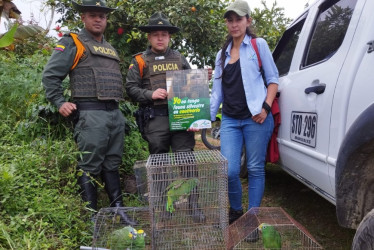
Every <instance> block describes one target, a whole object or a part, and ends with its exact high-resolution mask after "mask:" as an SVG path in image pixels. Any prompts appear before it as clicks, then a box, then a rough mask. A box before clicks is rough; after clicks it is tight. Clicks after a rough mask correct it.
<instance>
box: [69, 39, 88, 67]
mask: <svg viewBox="0 0 374 250" xmlns="http://www.w3.org/2000/svg"><path fill="white" fill-rule="evenodd" d="M70 36H71V37H72V38H73V40H74V43H75V46H76V47H77V53H76V54H75V58H74V62H73V66H71V69H70V70H73V69H74V68H75V67H76V66H77V64H78V62H79V59H80V58H81V57H82V56H83V53H84V51H85V50H86V48H85V47H84V45H83V44H82V42H81V41H80V40H79V39H78V34H76V33H70Z"/></svg>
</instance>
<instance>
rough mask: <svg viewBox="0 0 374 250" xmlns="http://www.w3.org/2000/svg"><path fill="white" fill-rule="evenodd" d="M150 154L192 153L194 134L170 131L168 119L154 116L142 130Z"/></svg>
mask: <svg viewBox="0 0 374 250" xmlns="http://www.w3.org/2000/svg"><path fill="white" fill-rule="evenodd" d="M144 132H145V133H144V135H145V139H146V140H147V141H148V147H149V152H150V153H151V154H163V153H169V152H170V148H171V150H172V152H180V151H192V150H193V148H194V147H195V133H194V132H187V131H172V132H171V131H170V130H169V117H168V116H156V117H154V118H152V119H150V120H149V122H148V123H147V125H146V127H145V129H144Z"/></svg>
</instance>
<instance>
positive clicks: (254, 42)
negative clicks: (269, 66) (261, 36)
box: [251, 38, 268, 88]
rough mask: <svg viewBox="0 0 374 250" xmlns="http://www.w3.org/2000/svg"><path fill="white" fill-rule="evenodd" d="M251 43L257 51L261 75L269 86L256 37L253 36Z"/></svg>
mask: <svg viewBox="0 0 374 250" xmlns="http://www.w3.org/2000/svg"><path fill="white" fill-rule="evenodd" d="M251 44H252V47H253V49H254V50H255V52H256V55H257V60H258V66H259V68H260V72H261V76H262V79H264V85H265V87H266V88H267V87H268V85H267V84H266V80H265V79H266V78H265V72H264V69H263V68H262V62H261V57H260V52H259V51H258V47H257V42H256V38H252V39H251Z"/></svg>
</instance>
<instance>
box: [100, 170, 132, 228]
mask: <svg viewBox="0 0 374 250" xmlns="http://www.w3.org/2000/svg"><path fill="white" fill-rule="evenodd" d="M101 177H102V180H103V182H104V183H105V190H106V192H107V194H108V197H109V201H110V206H111V207H116V208H122V207H124V205H123V201H122V192H121V185H120V178H119V173H118V171H102V173H101ZM116 213H117V214H118V215H119V216H120V217H121V219H122V221H123V222H124V223H125V224H128V225H131V226H135V225H136V224H137V222H136V221H134V220H132V219H131V218H130V217H129V216H128V215H127V214H126V213H125V212H124V211H123V210H122V209H117V211H116Z"/></svg>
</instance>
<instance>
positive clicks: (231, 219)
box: [229, 207, 243, 224]
mask: <svg viewBox="0 0 374 250" xmlns="http://www.w3.org/2000/svg"><path fill="white" fill-rule="evenodd" d="M242 215H243V209H241V210H234V209H232V208H231V207H230V212H229V224H232V223H233V222H234V221H236V220H237V219H239V218H240V216H242Z"/></svg>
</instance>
